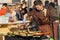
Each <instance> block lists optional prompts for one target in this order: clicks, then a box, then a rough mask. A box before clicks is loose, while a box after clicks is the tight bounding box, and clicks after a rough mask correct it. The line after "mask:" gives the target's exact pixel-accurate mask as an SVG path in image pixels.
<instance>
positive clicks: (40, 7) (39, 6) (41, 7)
mask: <svg viewBox="0 0 60 40" xmlns="http://www.w3.org/2000/svg"><path fill="white" fill-rule="evenodd" d="M35 7H36V9H37V10H42V9H43V5H36V6H35Z"/></svg>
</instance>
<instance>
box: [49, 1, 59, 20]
mask: <svg viewBox="0 0 60 40" xmlns="http://www.w3.org/2000/svg"><path fill="white" fill-rule="evenodd" d="M48 9H49V10H50V11H49V12H50V15H51V18H52V21H55V20H58V13H57V9H56V8H55V4H54V3H53V2H50V3H49V6H48Z"/></svg>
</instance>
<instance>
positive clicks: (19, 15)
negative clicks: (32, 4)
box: [15, 3, 23, 20]
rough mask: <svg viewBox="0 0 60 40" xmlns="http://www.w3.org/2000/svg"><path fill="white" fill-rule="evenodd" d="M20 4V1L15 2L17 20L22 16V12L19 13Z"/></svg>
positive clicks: (21, 18)
mask: <svg viewBox="0 0 60 40" xmlns="http://www.w3.org/2000/svg"><path fill="white" fill-rule="evenodd" d="M20 10H21V4H20V3H16V9H15V11H16V17H17V20H23V16H22V13H21V11H20Z"/></svg>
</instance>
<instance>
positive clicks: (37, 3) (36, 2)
mask: <svg viewBox="0 0 60 40" xmlns="http://www.w3.org/2000/svg"><path fill="white" fill-rule="evenodd" d="M42 4H43V3H42V1H34V5H42Z"/></svg>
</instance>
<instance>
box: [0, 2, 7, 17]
mask: <svg viewBox="0 0 60 40" xmlns="http://www.w3.org/2000/svg"><path fill="white" fill-rule="evenodd" d="M6 12H7V3H3V5H2V8H1V9H0V16H3V15H5V14H6Z"/></svg>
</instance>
